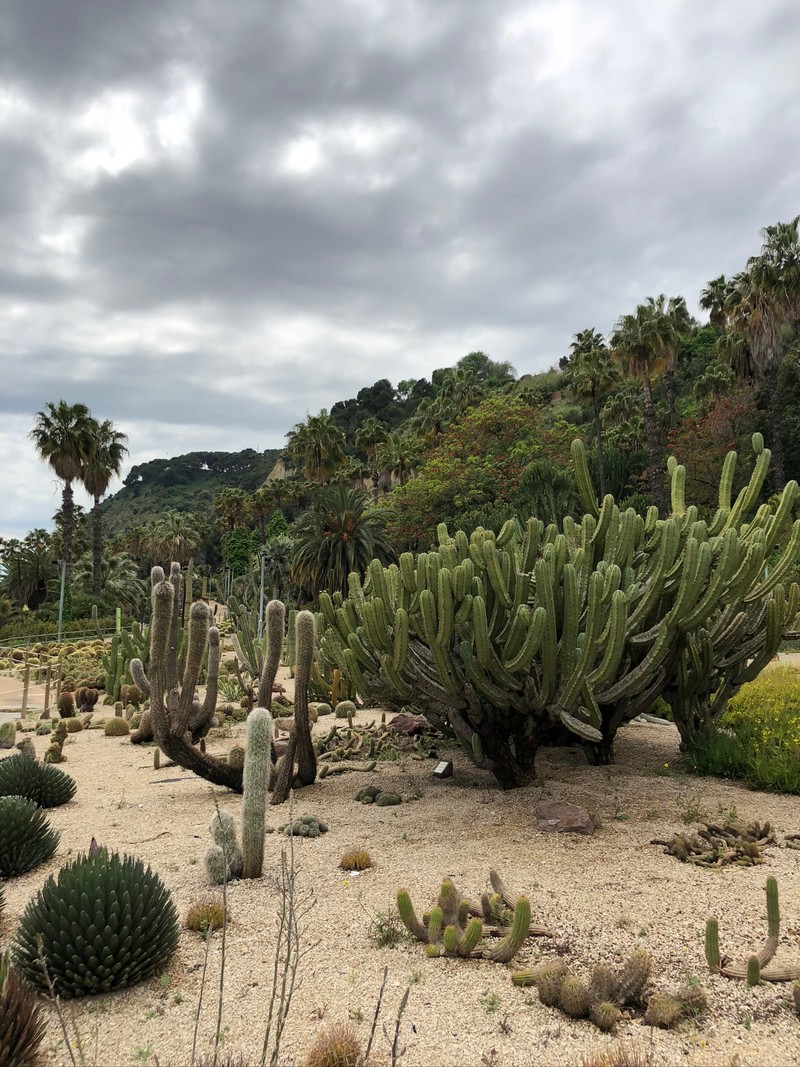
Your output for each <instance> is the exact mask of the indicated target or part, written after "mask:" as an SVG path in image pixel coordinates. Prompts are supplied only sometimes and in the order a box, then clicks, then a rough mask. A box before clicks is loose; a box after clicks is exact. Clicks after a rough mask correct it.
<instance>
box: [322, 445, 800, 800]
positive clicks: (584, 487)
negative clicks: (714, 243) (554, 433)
mask: <svg viewBox="0 0 800 1067" xmlns="http://www.w3.org/2000/svg"><path fill="white" fill-rule="evenodd" d="M754 450H755V452H756V454H757V455H756V463H755V468H754V471H753V474H752V476H751V478H750V479H749V481H748V483H747V484H746V485H745V486H744V488H743V489H742V490H741V492H740V493H739V494H738V496H737V497H736V499H735V500H734V499H733V498H732V487H733V481H734V473H735V467H736V454H735V453H730V454H729V455H728V457H727V458H726V461H725V464H724V468H723V471H722V474H721V478H720V489H719V507H718V509H717V511H716V513H715V514H714V515H713V516H709V517H707V518H701V517H700V514H699V510H698V508H697V507H696V506H694V505H688V506H687V504H686V502H685V499H684V486H685V479H686V471H685V468H684V467H682V466H680V465H678V464H677V463H675V462H674V461H672V460H671V461H670V464H669V474H670V478H671V488H672V507H671V512H670V514H669V515H667V516H666V517H663V518H661V517H659V515H658V511H657V509H656V508H655V507H652V508H650V509H649V511H648V513H647V516H646V517H643V516H641V515H639V514H637V512H636V511H634V510H633V509H632V508H628V509H627V510H622V509H620V507H619V506H618V505H617V504H616V503H615V501H614V499H613V497H611V496H606V497H605V499H604V500H603V502H602V504H601V505H600V506H599V507H598V506H597V504H596V497H595V495H594V492H593V489H592V487H591V484H590V481H589V474H588V469H587V464H586V457H585V453H584V450H583V446H582V445H581V443H580V442H575V444H574V445H573V462H574V465H575V472H576V480H577V482H578V485H579V488H580V490H581V495H582V499H583V503H584V506H585V508H586V514H585V515H584V516H583V518H582V520H581V521H580V522H575V521H573V520H572V519H571V518H569V517H567V518H565V520H564V522H563V524H562V526H561V528H560V529H559V528H558V527H557V526H556V525H555V524H551V525H550V526H548V527H545V526H544V524H543V523H542V522H541V521H540V520H538V519H536V518H531V519H529V520H528V521H527V523H526V524H525V526H524V528H523V527H522V526H521V525H520V523H519V522H517V520H516V519H510V520H509V521H508V522H506V523H505V525H504V526H503V528H502V529H501V531H500V533H499V534H497V535H495V534H494V533H493V532H492V531H490V530H484V529H478V530H476V531H475V532H474V533H473V534H472V536H471V537H468V536H467V535H466V534H465V533H464V532H462V531H458V532H457V533H456V534H455V535H452V536H451V534H450V533H449V532H448V530H447V528H446V527H445V526H444V524H442V526H440V527H439V530H438V540H439V544H438V547H437V548H436V549H434V550H432V551H430V552H422V553H420V554H419V555H418V556H416V557H414V556H413V555H412V554H411V553H405V554H404V555H403V556H401V558H400V561H399V565H392V566H390V567H383V566H382V565H381V564H380V563H379V562H377V561H373V563H372V564H371V565H370V567H369V569H368V572H367V576H366V578H365V580H364V582H363V584H362V582H361V580H360V579H359V577H358V575H355V574H351V576H350V585H349V596H348V597H347V598H346V599H344V598H342V597H341V595H340V594H335V595H334V596H333V597H331V596H329V595H327V594H322V596H321V597H320V608H321V611H322V614H323V617H324V619H325V625H326V630H325V633H324V635H323V638H322V645H323V651H324V654H325V656H326V657H327V658H328V659H330V660H331V661H333V662H336V663H337V664H339V665H340V666H341V667H342V669H343V670H344V671H346V673H347V675H348V677H349V678H350V679H351V680H352V681H353V683H354V684H355V686H356V688H357V689H358V692H359V693H360V694H361V695H362V696H363V697H364V698H365V699H368V700H372V701H374V700H389V701H393V702H396V703H408V702H411V703H414V704H416V705H418V706H419V707H420V708H421V709H422V710H423V711H424V712H425V714H426V715H427V717H428V718H429V719H430V720H431V721H432V722H433V723H434V724H436V725H440V726H442V727H444V728H449V729H450V730H452V731H453V732H455V734H456V736H457V737H458V739H459V740H460V742H461V744H462V746H463V747H464V749H465V750H466V751H467V752H468V753H469V754H470V755H471V756H472V758H474V760H475V762H476V763H477V764H478V765H479V766H484V767H486V768H488V769H490V770H491V771H492V772H493V773H494V774H495V776H496V777H497V779H498V780H499V781H500V783H501V784H502V785H503V786H505V787H513V786H518V785H522V784H526V783H527V782H529V781H530V780H531V779H532V777H533V770H534V768H533V764H534V758H535V755H536V751H537V749H538V747H539V746H540V745H541V744H544V743H548V742H553V741H557V740H563V739H564V737H565V736H569V735H570V734H571V735H573V737H574V736H575V735H577V737H578V738H580V739H582V740H583V741H584V742H585V743H586V744H587V748H588V749H589V751H590V755H591V756H592V758H594V759H597V760H600V761H603V762H605V761H607V760H608V759H610V757H611V746H612V743H613V740H614V736H615V734H616V731H617V729H618V728H619V726H620V725H622V724H623V723H625V722H626V721H629V720H630V719H632V718H634V717H635V716H636V715H638V714H640V713H641V712H642V711H644V710H646V709H647V708H648V707H649V706H651V705H652V704H653V702H654V701H655V700H656V699H657V698H658V697H663V698H664V699H665V700H666V701H667V702H668V703H669V704H670V706H671V708H672V712H673V715H674V718H675V721H676V723H677V724H678V727H679V729H680V730H681V733H682V736H683V739H684V741H690V740H691V738H692V737H693V736H694V735H695V734H697V733H698V732H702V731H704V730H705V729H707V727H708V724H709V723H710V722H711V721H713V720H714V719H715V718H716V716H717V715H718V714H719V712H721V710H722V708H723V707H724V704H725V702H726V700H727V699H728V698H729V697H730V696H731V695H732V694H733V693H735V692H736V691H737V689H738V687H739V686H740V685H742V683H743V682H745V681H749V680H750V679H752V678H754V677H755V676H756V675H757V674H758V673H759V671H760V670H761V669H762V668H763V667H764V666H765V664H766V663H767V662H768V661H769V659H770V658H771V657H772V656H773V655H774V654H775V651H776V650H777V647H778V644H779V642H780V640H781V635H782V632H783V630H784V629H785V628H786V627H787V626H788V625H789V624H790V622H791V621H792V620H793V619H794V617H795V615H796V614H797V611H798V607H799V606H800V590H799V589H798V587H797V585H796V584H794V583H793V584H792V585H791V586H790V587H789V588H788V589H787V587H786V585H785V584H784V583H785V581H786V580H787V579H788V577H789V576H790V575H791V573H792V570H793V567H794V565H795V563H796V561H797V559H798V556H800V520H798V521H797V522H795V523H794V526H793V527H792V526H791V520H792V512H793V508H794V505H795V503H796V501H797V498H798V487H797V483H796V482H790V483H789V484H788V485H787V486H786V487H785V489H784V491H783V493H782V495H781V497H780V500H779V501H778V503H777V504H776V505H775V506H774V507H773V506H771V505H769V504H762V505H761V506H760V507H757V504H758V500H759V496H760V493H761V489H762V486H763V484H764V479H765V477H766V474H767V471H768V467H769V461H770V453H769V451H768V450H767V449H765V448H764V445H763V440H762V439H761V436H760V435H758V434H757V435H755V437H754ZM789 531H790V532H789ZM787 534H788V536H787ZM781 546H782V548H781ZM776 553H777V558H774V557H775V556H776Z"/></svg>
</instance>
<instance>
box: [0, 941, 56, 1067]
mask: <svg viewBox="0 0 800 1067" xmlns="http://www.w3.org/2000/svg"><path fill="white" fill-rule="evenodd" d="M44 1032H45V1019H44V1015H43V1014H42V1011H41V1009H40V1007H39V1005H38V1003H37V1000H36V994H35V993H34V992H33V990H32V989H31V988H30V987H29V986H28V985H26V984H25V982H24V981H23V979H22V976H21V975H20V973H19V971H18V970H17V969H16V968H15V967H12V966H11V961H10V959H9V956H8V953H6V954H5V955H2V956H0V1063H2V1064H3V1067H26V1065H27V1064H31V1063H34V1062H35V1060H36V1054H37V1052H38V1050H39V1046H40V1045H41V1043H42V1040H43V1039H44Z"/></svg>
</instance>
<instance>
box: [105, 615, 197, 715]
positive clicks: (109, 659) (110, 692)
mask: <svg viewBox="0 0 800 1067" xmlns="http://www.w3.org/2000/svg"><path fill="white" fill-rule="evenodd" d="M182 636H183V635H182V632H181V631H179V634H178V637H179V641H180V639H181V638H182ZM149 647H150V634H149V627H144V628H142V627H141V626H140V625H139V624H138V623H137V622H134V623H133V624H132V626H131V629H130V632H128V631H127V630H122V631H120V633H118V634H114V636H113V637H112V638H111V641H110V643H109V644H108V645H107V646H106V649H105V654H104V656H103V670H104V681H103V684H104V689H105V703H106V704H115V703H116V702H117V701H118V700H120V699H121V700H122V703H123V705H125V707H127V706H128V704H137V703H139V701H141V692H140V693H139V700H137V699H136V693H135V690H137V689H138V686H136V685H135V684H132V683H131V662H132V660H134V659H138V660H141V662H142V663H143V664H144V665H145V666H147V658H148V653H149ZM126 689H127V693H126V692H125V690H126Z"/></svg>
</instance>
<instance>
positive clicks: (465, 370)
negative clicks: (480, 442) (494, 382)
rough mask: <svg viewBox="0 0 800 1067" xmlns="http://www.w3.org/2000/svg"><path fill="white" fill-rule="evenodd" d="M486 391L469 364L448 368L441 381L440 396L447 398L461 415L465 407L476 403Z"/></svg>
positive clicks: (485, 387)
mask: <svg viewBox="0 0 800 1067" xmlns="http://www.w3.org/2000/svg"><path fill="white" fill-rule="evenodd" d="M486 392H487V386H486V385H485V383H483V382H481V381H480V380H479V379H478V375H477V374H476V372H475V370H474V369H473V368H472V367H470V366H464V367H455V368H454V369H453V370H449V371H448V372H447V374H446V375H445V378H444V381H443V382H442V388H441V392H440V396H441V397H442V399H444V400H449V401H450V402H451V403H452V405H453V407H454V408H455V410H456V411H457V412H458V413H459V414H461V415H463V414H464V412H465V411H466V410H467V408H470V407H472V405H473V404H476V403H478V401H480V400H481V399H482V398H483V397H484V396H485V395H486Z"/></svg>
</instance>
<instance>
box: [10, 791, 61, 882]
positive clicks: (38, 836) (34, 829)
mask: <svg viewBox="0 0 800 1067" xmlns="http://www.w3.org/2000/svg"><path fill="white" fill-rule="evenodd" d="M59 837H60V835H59V833H58V831H57V830H54V829H53V828H52V826H51V825H50V823H49V822H48V821H47V817H46V816H45V814H44V813H43V811H42V809H41V808H40V807H39V806H38V804H36V803H35V802H34V801H33V800H28V799H27V798H26V797H16V796H12V797H0V878H16V877H18V876H19V875H20V874H25V872H26V871H31V870H33V868H34V867H38V866H39V865H40V864H41V863H44V861H45V860H48V859H50V857H51V856H52V855H53V853H54V852H55V850H56V848H57V847H58V841H59Z"/></svg>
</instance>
